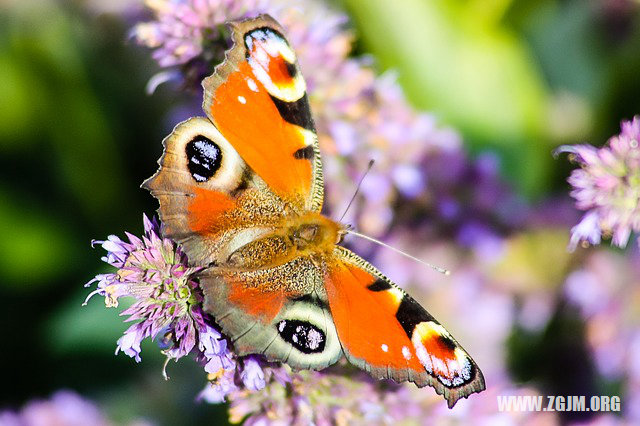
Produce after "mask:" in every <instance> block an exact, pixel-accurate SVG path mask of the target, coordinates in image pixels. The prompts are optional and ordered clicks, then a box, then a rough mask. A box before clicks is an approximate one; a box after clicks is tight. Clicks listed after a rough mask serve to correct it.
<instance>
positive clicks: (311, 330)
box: [276, 320, 327, 354]
mask: <svg viewBox="0 0 640 426" xmlns="http://www.w3.org/2000/svg"><path fill="white" fill-rule="evenodd" d="M276 327H277V329H278V333H280V337H282V338H283V339H284V340H285V341H286V342H288V343H290V344H291V345H292V346H293V347H294V348H296V349H298V350H299V351H300V352H302V353H305V354H312V353H318V352H322V351H324V346H325V343H326V340H327V339H326V336H325V335H324V333H323V332H322V330H320V329H319V328H318V327H316V326H314V325H313V324H311V323H308V322H306V321H299V320H282V321H280V322H279V323H278V324H277V326H276Z"/></svg>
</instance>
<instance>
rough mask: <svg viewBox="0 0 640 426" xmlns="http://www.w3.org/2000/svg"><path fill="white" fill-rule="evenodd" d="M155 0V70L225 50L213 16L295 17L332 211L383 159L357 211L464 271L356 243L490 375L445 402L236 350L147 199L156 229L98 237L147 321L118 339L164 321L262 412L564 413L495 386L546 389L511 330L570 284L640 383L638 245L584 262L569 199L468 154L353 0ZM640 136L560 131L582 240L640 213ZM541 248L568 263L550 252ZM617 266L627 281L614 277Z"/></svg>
mask: <svg viewBox="0 0 640 426" xmlns="http://www.w3.org/2000/svg"><path fill="white" fill-rule="evenodd" d="M148 6H149V8H150V9H151V11H152V12H153V13H154V15H155V19H154V20H153V21H150V22H146V23H143V24H138V25H137V26H136V27H135V28H134V30H133V34H134V36H135V38H136V39H137V41H138V42H139V43H141V44H143V45H145V46H148V47H150V48H152V49H153V57H154V58H155V59H156V60H157V61H158V63H159V65H160V66H161V67H162V68H163V71H162V72H161V73H160V75H161V77H160V79H162V78H165V77H166V76H167V75H171V76H173V77H176V76H177V77H178V78H180V79H181V80H182V82H183V84H184V85H187V86H189V85H191V87H192V88H194V89H197V88H198V87H199V79H200V78H202V77H203V76H204V75H206V74H209V73H210V72H211V71H212V69H213V66H214V65H216V63H217V61H219V60H221V56H220V49H221V48H222V47H221V46H224V44H221V40H220V37H221V35H220V31H219V30H218V29H219V28H220V26H221V25H222V24H223V23H224V22H225V21H227V20H231V19H238V18H241V17H245V16H249V15H256V14H259V13H269V14H271V15H272V16H274V17H275V18H276V19H277V20H279V21H280V22H281V23H282V24H283V26H284V27H285V28H286V29H287V34H288V38H289V41H290V42H291V43H292V45H293V47H294V49H295V51H296V52H297V54H298V60H299V62H300V66H301V68H302V71H303V74H304V76H305V78H306V80H307V86H308V92H309V97H310V101H311V105H312V110H313V112H314V117H315V119H316V124H317V127H318V132H319V138H320V145H321V150H322V152H323V160H324V166H325V175H326V182H325V183H326V194H327V195H326V196H327V199H326V203H327V207H328V211H329V212H330V213H333V214H334V215H336V214H339V213H340V212H341V211H342V209H343V208H344V207H345V206H346V204H347V202H348V200H349V198H350V197H351V195H352V193H353V189H354V188H353V183H354V182H356V181H357V180H358V178H359V176H360V175H361V173H362V172H363V171H364V170H365V169H366V164H367V163H368V161H369V160H370V159H374V160H376V163H375V166H374V168H373V169H372V171H371V173H370V174H369V176H368V177H367V178H366V180H365V181H364V183H363V186H362V190H361V195H362V196H361V197H360V198H359V199H358V201H357V203H356V205H355V207H354V208H353V209H351V210H350V211H349V215H348V216H347V217H346V219H347V221H349V222H351V223H353V224H354V225H355V226H356V227H357V228H358V229H359V230H361V231H362V232H364V233H368V234H370V235H375V236H382V237H383V238H385V241H387V242H390V243H392V244H394V245H395V246H398V247H399V248H402V249H405V250H406V251H408V252H411V253H412V254H415V255H417V256H418V257H421V258H427V259H429V260H430V261H431V262H433V263H437V264H442V265H446V266H448V267H449V268H451V269H453V270H454V271H455V273H454V274H453V275H452V277H451V278H450V279H449V278H444V277H442V276H439V275H437V274H435V273H433V275H429V274H430V273H429V272H425V271H424V269H422V267H421V266H420V265H416V264H413V263H409V262H405V260H404V259H402V258H398V257H397V256H396V255H395V254H393V253H391V252H388V251H379V250H374V249H370V247H369V246H366V245H365V246H362V247H359V248H360V249H364V251H363V250H360V252H361V253H362V254H364V255H366V256H367V257H368V258H370V259H375V263H376V265H378V266H379V267H380V268H381V269H382V270H383V271H385V273H386V274H387V275H389V276H390V277H391V278H392V279H394V280H395V281H397V282H399V283H400V284H401V285H402V286H403V287H405V288H407V289H408V290H409V291H410V292H411V294H412V295H413V296H414V298H416V299H418V300H422V301H428V302H429V303H425V305H426V306H427V307H428V309H429V310H430V311H431V312H432V313H433V314H434V315H435V316H436V317H437V318H439V320H440V321H441V322H442V323H444V324H446V325H447V328H449V329H451V331H452V332H453V334H455V335H456V336H457V338H458V340H460V341H461V342H464V344H465V346H466V347H467V348H468V349H470V351H471V352H472V353H473V355H474V358H475V359H476V361H477V362H478V364H479V365H480V366H481V367H482V369H483V372H484V374H485V378H486V381H487V383H488V384H489V386H488V389H487V390H486V391H485V392H483V393H481V394H479V395H474V396H473V398H471V399H469V400H463V401H460V403H459V405H458V406H457V407H456V410H454V411H452V412H450V411H448V410H447V409H446V407H445V404H443V403H442V401H441V399H440V398H439V397H438V396H437V395H435V394H434V393H433V392H429V391H424V390H418V389H417V388H415V387H414V386H412V385H395V384H392V383H384V382H378V381H373V380H371V379H370V378H368V377H365V376H363V375H361V374H360V373H353V372H352V371H351V370H348V369H345V368H343V367H341V366H338V367H336V368H334V369H332V370H331V371H330V372H326V371H323V372H308V371H303V372H297V373H294V372H291V371H290V370H289V369H288V367H287V366H284V365H273V364H267V363H265V362H264V361H263V360H261V359H259V358H256V357H245V358H239V357H237V356H236V355H235V354H234V353H233V348H232V347H231V345H229V343H228V342H227V340H226V339H225V337H224V336H223V335H222V334H221V333H220V330H219V329H218V328H217V327H216V325H215V323H214V319H213V318H210V317H209V316H208V315H207V314H206V313H204V312H203V311H202V307H201V302H202V295H201V293H200V291H199V289H198V284H197V280H195V279H194V278H193V276H194V275H193V274H195V273H196V272H198V270H197V268H193V267H191V266H189V262H188V259H187V258H186V256H185V255H184V253H183V252H182V251H181V250H180V248H179V247H177V246H176V244H175V243H173V242H172V241H169V240H167V239H164V238H162V232H161V227H160V225H159V224H158V223H156V222H154V221H150V220H148V219H147V218H146V217H145V219H144V222H145V236H144V237H143V238H137V237H135V236H133V235H130V234H127V239H128V241H123V240H120V239H119V238H117V237H114V236H110V237H109V238H108V239H107V240H106V241H101V242H99V244H101V245H102V247H103V248H104V249H105V250H107V256H106V257H105V258H104V260H105V261H106V262H107V263H109V264H110V265H112V266H114V267H115V268H116V269H117V272H115V273H111V274H105V275H99V276H97V277H96V279H95V280H93V281H92V282H97V286H98V288H97V290H96V291H95V292H94V293H97V294H100V295H102V296H104V297H105V302H106V304H107V306H117V304H118V300H119V299H120V298H121V297H125V296H128V297H132V298H133V300H134V303H133V305H132V306H131V307H129V308H128V309H126V310H125V311H124V312H123V315H129V318H128V321H137V322H136V323H135V324H133V325H132V326H131V327H130V328H129V329H128V330H127V331H126V332H125V335H124V336H123V337H122V338H121V339H120V340H119V341H118V345H117V350H116V352H118V351H122V352H124V353H125V354H127V355H129V356H131V357H133V358H135V359H136V361H140V342H141V341H142V340H143V339H146V338H151V339H155V338H157V339H158V340H160V343H161V345H162V346H163V348H164V349H163V351H164V353H165V355H166V356H167V359H168V360H170V359H174V360H178V359H180V358H183V357H184V356H185V355H188V354H191V355H192V356H193V357H194V358H195V359H196V360H197V361H198V362H200V363H201V364H202V365H203V367H204V370H205V372H206V373H207V377H208V384H207V385H206V387H205V388H204V390H203V391H202V392H201V394H200V398H201V399H203V400H205V401H209V402H220V401H223V400H226V401H229V402H230V419H231V420H232V421H234V422H239V421H241V420H243V419H244V420H245V422H246V424H250V425H251V424H256V425H257V424H260V425H262V424H300V425H302V424H318V425H322V424H397V423H399V422H401V423H406V424H422V423H423V422H424V419H425V418H429V419H432V420H433V422H439V423H442V424H466V423H469V422H471V421H473V422H474V423H478V422H479V421H480V422H485V423H487V424H494V423H500V424H516V423H532V424H533V423H545V424H546V423H551V424H553V423H557V422H559V418H558V415H557V413H549V412H547V413H543V412H540V413H536V412H510V413H497V412H496V411H497V407H496V396H498V395H534V394H540V391H539V390H538V389H535V388H534V387H531V386H523V385H518V384H515V383H514V382H513V380H512V379H511V378H510V375H509V372H508V369H507V366H506V364H507V361H506V358H507V354H506V350H505V347H506V342H507V339H508V338H509V335H510V333H511V330H512V328H513V327H514V325H516V324H520V325H523V326H525V327H526V328H528V329H530V330H531V329H536V330H540V329H542V328H543V327H544V326H545V324H546V323H547V322H548V320H549V317H550V316H551V313H552V310H553V307H554V305H555V304H556V302H557V298H558V295H559V294H560V295H561V296H562V297H563V298H565V299H567V300H568V301H569V302H571V303H573V304H575V305H576V306H578V307H579V309H580V310H581V313H582V315H583V316H584V318H585V321H586V323H587V326H588V335H587V339H588V343H589V345H590V347H591V350H592V352H593V353H594V354H595V357H596V360H597V363H596V366H597V368H598V371H599V373H601V374H603V375H604V376H607V377H612V378H615V379H621V380H624V383H625V386H626V388H625V389H627V391H628V394H629V395H630V398H631V399H632V400H633V401H640V367H639V366H638V365H637V360H638V359H640V355H638V354H639V353H640V352H639V350H640V349H639V348H640V343H638V342H640V337H638V335H637V334H638V332H637V330H638V329H640V326H639V324H640V318H638V315H637V309H636V310H635V311H634V309H633V300H634V299H633V298H630V297H624V296H623V294H636V293H637V291H638V290H637V289H638V282H639V281H638V277H637V274H636V273H635V272H633V271H634V270H633V269H632V268H630V267H629V265H630V264H631V263H630V260H629V259H628V258H627V257H624V256H622V255H611V254H609V253H607V252H604V251H602V250H601V249H600V250H598V251H594V252H591V253H590V254H589V256H588V257H587V259H586V260H585V261H583V263H581V262H577V261H572V260H571V259H572V258H571V257H570V255H569V254H567V253H564V249H563V248H562V249H561V250H562V253H561V252H559V251H558V250H555V248H557V247H562V246H564V245H565V244H566V238H565V237H566V231H565V230H564V229H563V228H562V227H558V225H559V223H558V220H557V217H556V218H553V220H549V219H548V218H546V217H544V215H537V213H536V211H535V209H532V208H527V207H526V206H525V205H524V204H523V203H521V202H520V200H519V199H518V197H517V196H516V195H515V194H514V193H512V192H511V191H510V189H509V187H508V185H506V184H505V183H504V182H503V181H502V179H501V178H500V175H499V172H498V169H499V164H498V161H497V158H496V157H495V156H493V155H492V154H484V155H480V156H479V157H478V158H476V159H471V158H470V157H469V156H468V155H467V154H466V153H465V151H464V149H463V146H462V143H461V140H460V137H459V135H458V134H457V133H456V132H454V131H452V130H450V129H446V128H442V127H441V126H439V125H438V124H437V121H436V119H435V118H434V117H433V116H432V115H431V114H428V113H421V112H416V111H415V110H414V109H413V108H412V107H411V106H410V105H409V104H408V103H407V101H406V100H405V98H404V96H403V94H402V91H401V89H400V87H399V86H398V84H397V82H396V81H395V79H394V76H393V75H392V74H386V75H382V76H378V75H376V73H375V72H374V70H373V67H372V63H371V60H370V59H369V58H366V57H351V56H350V50H351V42H352V34H351V32H350V31H348V30H347V29H346V24H347V22H348V20H347V18H346V16H345V15H343V14H341V13H338V12H335V11H334V10H332V9H330V8H329V7H328V6H327V5H326V4H325V3H323V2H321V1H316V0H299V1H294V0H291V1H289V0H237V1H234V0H154V1H152V2H151V1H150V2H148ZM222 49H223V48H222ZM157 80H158V79H156V81H157ZM198 104H199V100H197V101H195V102H194V105H190V106H188V107H197V106H198ZM639 136H640V118H636V119H634V120H633V121H632V122H628V123H623V127H622V132H621V134H620V135H618V136H616V137H614V138H612V139H611V140H610V141H609V142H608V144H607V145H606V146H605V147H603V148H600V149H596V148H593V147H590V146H587V145H579V146H572V147H567V146H565V147H562V148H560V151H561V152H569V153H570V156H571V158H572V159H573V160H575V161H577V162H578V163H579V164H580V166H581V168H580V169H578V170H575V171H574V172H573V173H572V175H571V178H570V183H571V185H572V186H573V187H574V190H573V191H572V193H571V195H572V196H573V197H574V198H575V199H576V200H577V207H578V208H579V209H581V210H585V211H586V213H585V216H584V217H583V219H582V221H581V222H580V223H579V224H578V225H577V226H575V227H574V228H573V230H572V236H571V241H570V244H569V246H570V248H572V249H574V248H576V247H577V245H578V244H579V243H581V242H589V243H591V244H594V245H595V244H598V243H599V242H600V239H601V237H602V236H603V235H609V234H611V235H612V236H613V242H614V244H615V245H618V246H624V245H625V244H626V243H627V241H628V239H629V238H630V235H631V232H632V231H638V229H639V228H640V211H639V210H638V197H639V194H640V163H639V158H640V157H639V155H638V139H639ZM560 225H561V226H565V225H567V226H568V223H566V224H565V223H560ZM545 226H546V228H545ZM558 243H560V244H558ZM550 248H552V249H550ZM367 249H369V250H367ZM632 261H633V260H632ZM541 262H548V264H554V265H557V266H556V267H554V268H540V264H541ZM635 262H637V259H635ZM576 265H578V266H576ZM620 265H626V266H625V267H624V268H621V267H619V266H620ZM611 276H615V277H618V278H616V282H619V283H618V284H615V285H612V284H611V283H612V282H613V281H612V280H611V279H610V277H611ZM549 283H554V284H549ZM639 297H640V296H639ZM636 300H637V299H636ZM470 324H472V325H473V327H470V326H469V325H470ZM634 357H635V358H634ZM625 367H626V368H625ZM636 405H637V404H636ZM594 419H595V420H594V421H603V422H610V423H611V424H615V423H616V422H617V421H618V419H624V420H621V421H629V422H633V421H640V413H638V412H637V410H635V409H630V410H627V411H625V412H624V413H623V417H621V418H615V417H611V416H609V417H594ZM607 424H608V423H607Z"/></svg>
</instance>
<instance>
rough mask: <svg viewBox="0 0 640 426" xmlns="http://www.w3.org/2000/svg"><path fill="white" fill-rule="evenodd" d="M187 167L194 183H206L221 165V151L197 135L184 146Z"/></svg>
mask: <svg viewBox="0 0 640 426" xmlns="http://www.w3.org/2000/svg"><path fill="white" fill-rule="evenodd" d="M185 153H186V154H187V167H188V168H189V172H190V173H191V176H192V177H193V178H194V179H195V180H196V182H206V181H208V180H209V179H211V177H212V176H213V175H215V174H216V172H217V171H218V169H219V168H220V165H221V164H222V151H220V147H219V146H218V145H216V144H215V143H213V142H212V141H211V139H209V138H207V137H205V136H202V135H198V136H196V137H195V138H193V139H192V140H191V142H189V143H187V145H186V146H185Z"/></svg>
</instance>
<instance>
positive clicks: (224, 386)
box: [85, 216, 265, 402]
mask: <svg viewBox="0 0 640 426" xmlns="http://www.w3.org/2000/svg"><path fill="white" fill-rule="evenodd" d="M143 220H144V236H143V237H142V238H138V237H136V236H134V235H132V234H130V233H128V232H127V233H126V235H127V238H128V241H123V240H121V239H120V238H118V237H117V236H115V235H111V236H109V238H107V240H105V241H94V243H96V244H99V245H101V246H102V248H103V249H105V250H106V251H107V255H106V256H104V257H103V258H102V260H103V261H104V262H106V263H108V264H109V265H111V266H113V267H115V268H116V269H117V270H116V272H113V273H109V274H100V275H98V276H96V277H95V278H94V279H92V280H91V281H89V282H88V283H87V284H86V286H90V285H92V284H93V283H95V282H97V283H98V284H97V289H96V290H94V291H93V292H91V294H89V296H88V297H87V301H88V300H89V298H91V296H93V295H95V294H99V295H101V296H104V300H105V304H106V306H107V307H117V306H118V303H119V299H120V298H121V297H132V298H133V299H134V303H133V304H132V305H131V306H130V307H128V308H127V309H125V310H124V311H123V312H122V313H121V315H128V316H129V317H128V318H127V319H126V321H127V322H131V321H137V322H135V323H134V324H133V325H131V326H130V327H129V328H128V329H127V330H126V331H125V333H124V336H122V337H121V338H120V339H119V340H118V343H117V347H116V354H118V352H120V351H122V352H124V353H125V354H126V355H128V356H130V357H131V358H134V359H135V360H136V362H140V361H141V357H140V352H141V348H140V344H141V342H142V340H144V339H146V338H151V339H152V340H153V339H155V338H156V337H158V336H159V335H160V336H161V337H160V339H159V340H160V344H161V345H162V346H163V347H164V349H163V353H164V354H165V355H166V356H167V362H168V361H169V360H172V359H173V360H175V361H177V360H179V359H180V358H182V357H184V356H186V355H189V354H193V355H194V357H195V358H196V359H197V360H198V362H200V363H201V364H202V365H203V367H204V370H205V372H207V373H208V377H209V385H208V386H207V388H206V390H205V392H203V397H204V398H206V399H207V400H209V401H212V402H220V401H223V400H224V398H225V396H226V395H227V394H228V393H229V392H232V391H234V390H236V389H237V388H238V386H244V387H247V388H249V389H253V390H258V389H262V388H263V387H264V386H265V380H264V379H265V372H264V371H263V370H262V367H261V364H260V363H259V362H258V360H257V359H255V358H254V357H246V358H243V359H238V358H237V357H236V356H235V355H234V354H233V353H232V352H231V351H230V348H229V345H228V343H227V340H226V339H225V338H224V337H223V336H222V334H221V333H220V331H219V329H218V328H217V327H216V326H215V324H214V323H213V321H212V319H211V318H210V317H209V315H207V314H206V313H204V312H203V310H202V301H203V296H202V293H201V292H200V289H199V287H198V284H197V282H195V281H194V280H193V279H192V274H194V273H196V272H198V271H199V268H193V267H190V266H189V262H188V259H187V257H186V255H185V254H184V253H183V252H182V250H181V249H180V247H178V246H177V245H176V243H174V242H173V241H171V240H169V239H167V238H162V237H161V230H160V225H159V223H158V222H157V221H156V220H149V219H148V218H147V217H146V216H144V217H143ZM87 301H85V304H86V303H87ZM165 367H166V365H165ZM164 374H165V377H166V372H164Z"/></svg>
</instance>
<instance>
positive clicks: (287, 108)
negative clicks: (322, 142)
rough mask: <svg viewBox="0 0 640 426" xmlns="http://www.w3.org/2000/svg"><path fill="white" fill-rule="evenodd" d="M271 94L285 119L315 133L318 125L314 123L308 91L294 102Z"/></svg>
mask: <svg viewBox="0 0 640 426" xmlns="http://www.w3.org/2000/svg"><path fill="white" fill-rule="evenodd" d="M270 96H271V100H272V101H273V103H274V104H275V106H276V108H278V112H279V113H280V116H281V117H282V119H283V120H284V121H286V122H287V123H291V124H295V125H296V126H300V127H302V128H303V129H307V130H310V131H312V132H314V133H315V131H316V127H315V125H314V124H313V118H312V117H311V107H310V106H309V98H308V97H307V94H306V93H305V94H304V96H302V97H301V98H300V99H298V100H297V101H293V102H287V101H283V100H281V99H278V98H277V97H275V96H273V95H270Z"/></svg>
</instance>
